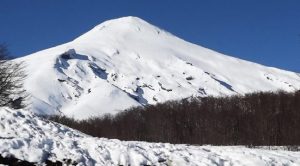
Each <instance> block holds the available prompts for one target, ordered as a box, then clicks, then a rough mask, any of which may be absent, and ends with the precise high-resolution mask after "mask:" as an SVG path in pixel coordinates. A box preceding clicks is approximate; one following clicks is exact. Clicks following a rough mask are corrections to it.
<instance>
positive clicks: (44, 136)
mask: <svg viewBox="0 0 300 166" xmlns="http://www.w3.org/2000/svg"><path fill="white" fill-rule="evenodd" d="M0 119H1V120H0V154H1V155H2V156H3V157H9V156H13V157H15V158H18V159H21V160H27V161H29V162H36V163H39V164H42V163H43V162H44V161H45V160H51V161H53V162H56V161H63V160H64V159H71V160H72V161H73V162H76V163H78V165H90V166H93V165H101V166H102V165H103V166H109V165H131V166H140V165H178V166H181V165H191V166H193V165H232V166H235V165H237V166H240V165H287V166H288V165H300V152H291V151H284V150H263V149H249V148H246V147H243V146H228V147H226V146H219V147H216V146H190V145H172V144H168V143H146V142H133V141H128V142H126V141H119V140H110V139H105V138H94V137H91V136H88V135H85V134H82V133H80V132H78V131H76V130H73V129H70V128H68V127H66V126H63V125H60V124H57V123H54V122H51V121H48V120H44V119H43V118H40V117H38V116H36V115H34V114H33V113H32V112H29V111H25V110H21V111H20V110H12V109H9V108H0Z"/></svg>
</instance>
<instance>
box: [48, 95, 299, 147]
mask: <svg viewBox="0 0 300 166" xmlns="http://www.w3.org/2000/svg"><path fill="white" fill-rule="evenodd" d="M50 119H51V120H54V121H56V122H59V123H62V124H65V125H67V126H69V127H71V128H75V129H78V130H80V131H82V132H84V133H86V134H89V135H92V136H96V137H106V138H114V139H121V140H136V141H148V142H169V143H185V144H198V145H203V144H211V145H248V146H260V145H265V146H268V145H300V139H299V138H300V91H297V92H294V93H287V92H283V91H279V92H264V93H263V92H258V93H251V94H246V95H244V96H241V95H236V96H224V97H211V96H210V97H205V98H198V97H192V98H187V99H182V100H178V101H167V102H165V103H159V104H156V105H148V106H145V107H135V108H130V109H127V110H125V111H122V112H120V113H118V114H116V115H105V116H102V117H93V118H90V119H87V120H82V121H77V120H74V119H72V118H68V117H65V116H54V117H51V118H50Z"/></svg>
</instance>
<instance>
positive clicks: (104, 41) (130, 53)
mask: <svg viewBox="0 0 300 166" xmlns="http://www.w3.org/2000/svg"><path fill="white" fill-rule="evenodd" d="M183 28H184V27H183ZM16 61H25V63H26V64H27V67H26V71H27V73H28V78H27V79H26V82H25V88H26V90H27V91H28V92H29V93H30V94H31V95H32V98H31V102H30V103H31V106H32V111H33V112H36V113H40V114H57V113H64V114H66V115H67V116H71V117H74V118H77V119H84V118H88V117H91V116H97V115H103V114H105V113H112V114H114V113H117V112H118V111H120V110H124V109H126V108H129V107H131V106H141V105H146V104H155V103H157V102H164V101H167V100H175V99H181V98H186V97H190V96H207V95H214V96H220V95H221V96H222V95H234V94H241V95H243V94H245V93H249V92H255V91H275V90H280V89H281V90H285V91H294V90H298V89H300V77H299V75H297V73H293V72H289V71H284V70H280V69H277V68H273V67H266V66H262V65H260V64H256V63H252V62H248V61H245V60H241V59H237V58H234V57H230V56H226V55H223V54H221V53H218V52H215V51H212V50H209V49H207V48H203V47H201V46H198V45H195V44H192V43H189V42H186V41H184V40H182V39H179V38H177V37H176V36H174V35H172V34H170V33H168V32H166V31H164V30H161V29H159V28H157V27H155V26H153V25H151V24H149V23H147V22H145V21H143V20H142V19H139V18H136V17H124V18H119V19H115V20H110V21H106V22H104V23H102V24H100V25H98V26H96V27H95V28H93V29H92V30H90V31H89V32H87V33H85V34H83V35H82V36H80V37H78V38H77V39H75V40H73V41H71V42H69V43H66V44H63V45H60V46H57V47H53V48H50V49H46V50H43V51H39V52H37V53H34V54H31V55H28V56H25V57H22V58H19V59H16Z"/></svg>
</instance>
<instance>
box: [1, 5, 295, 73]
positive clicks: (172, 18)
mask: <svg viewBox="0 0 300 166" xmlns="http://www.w3.org/2000/svg"><path fill="white" fill-rule="evenodd" d="M122 16H137V17H140V18H142V19H144V20H146V21H148V22H150V23H151V24H154V25H156V26H158V27H160V28H162V29H165V30H167V31H169V32H171V33H173V34H175V35H177V36H179V37H180V38H183V39H185V40H187V41H190V42H192V43H195V44H198V45H201V46H204V47H207V48H210V49H213V50H216V51H219V52H222V53H225V54H228V55H231V56H235V57H238V58H242V59H246V60H250V61H254V62H257V63H261V64H264V65H268V66H275V67H278V68H282V69H287V70H292V71H296V72H300V0H103V1H101V0H0V21H1V22H0V42H5V43H6V44H7V45H8V46H9V49H10V51H11V53H12V54H13V55H15V56H23V55H27V54H30V53H33V52H36V51H39V50H42V49H46V48H49V47H53V46H56V45H59V44H62V43H65V42H68V41H71V40H72V39H74V38H76V37H77V36H80V35H81V34H82V33H84V32H86V31H88V30H90V29H91V28H93V27H94V26H96V25H97V24H99V23H101V22H103V21H105V20H109V19H113V18H118V17H122Z"/></svg>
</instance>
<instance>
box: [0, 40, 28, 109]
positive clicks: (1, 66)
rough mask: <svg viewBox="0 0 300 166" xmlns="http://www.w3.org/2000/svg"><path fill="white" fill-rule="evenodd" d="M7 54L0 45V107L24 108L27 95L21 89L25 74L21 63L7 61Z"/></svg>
mask: <svg viewBox="0 0 300 166" xmlns="http://www.w3.org/2000/svg"><path fill="white" fill-rule="evenodd" d="M8 56H9V53H8V51H7V49H6V46H5V45H0V106H9V107H12V108H15V109H20V108H23V107H25V105H24V100H25V99H26V98H27V94H26V92H25V90H24V89H23V81H24V79H25V77H26V74H25V72H24V70H23V68H24V65H23V63H22V62H19V63H16V62H12V61H10V60H8Z"/></svg>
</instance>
